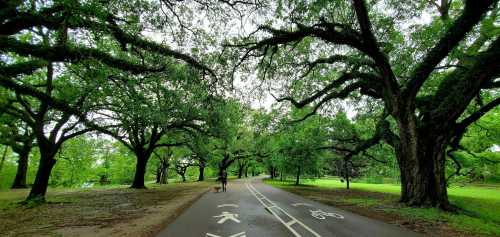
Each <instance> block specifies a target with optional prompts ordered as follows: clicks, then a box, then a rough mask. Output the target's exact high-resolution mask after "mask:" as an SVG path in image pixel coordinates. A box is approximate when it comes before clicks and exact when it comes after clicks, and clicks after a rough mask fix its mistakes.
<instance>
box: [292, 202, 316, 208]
mask: <svg viewBox="0 0 500 237" xmlns="http://www.w3.org/2000/svg"><path fill="white" fill-rule="evenodd" d="M292 206H294V207H298V206H306V207H312V205H311V204H309V203H302V202H299V203H294V204H292Z"/></svg>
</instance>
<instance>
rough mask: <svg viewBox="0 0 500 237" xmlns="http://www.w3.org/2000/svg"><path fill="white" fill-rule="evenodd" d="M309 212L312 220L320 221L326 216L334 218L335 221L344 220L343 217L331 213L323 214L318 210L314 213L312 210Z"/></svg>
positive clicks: (323, 212)
mask: <svg viewBox="0 0 500 237" xmlns="http://www.w3.org/2000/svg"><path fill="white" fill-rule="evenodd" d="M309 211H310V212H311V216H313V217H314V218H317V219H320V220H324V219H326V217H327V216H330V217H335V218H337V219H344V216H343V215H340V214H337V213H333V212H325V211H323V210H320V209H318V210H316V211H313V210H309Z"/></svg>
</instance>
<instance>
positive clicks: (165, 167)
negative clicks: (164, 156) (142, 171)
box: [160, 161, 170, 184]
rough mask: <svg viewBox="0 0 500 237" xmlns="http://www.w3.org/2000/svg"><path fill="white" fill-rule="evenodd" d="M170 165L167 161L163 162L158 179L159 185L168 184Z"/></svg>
mask: <svg viewBox="0 0 500 237" xmlns="http://www.w3.org/2000/svg"><path fill="white" fill-rule="evenodd" d="M169 166H170V164H169V163H168V161H164V162H163V165H162V175H161V178H160V184H167V183H168V168H169Z"/></svg>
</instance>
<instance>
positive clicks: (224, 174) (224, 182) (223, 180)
mask: <svg viewBox="0 0 500 237" xmlns="http://www.w3.org/2000/svg"><path fill="white" fill-rule="evenodd" d="M220 181H221V183H222V192H226V189H227V172H226V171H225V170H224V171H222V174H221V177H220Z"/></svg>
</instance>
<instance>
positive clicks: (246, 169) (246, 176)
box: [245, 166, 248, 178]
mask: <svg viewBox="0 0 500 237" xmlns="http://www.w3.org/2000/svg"><path fill="white" fill-rule="evenodd" d="M245 178H248V166H247V167H246V168H245Z"/></svg>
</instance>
